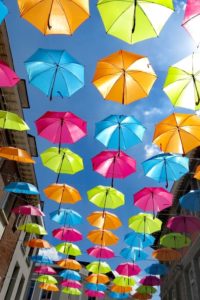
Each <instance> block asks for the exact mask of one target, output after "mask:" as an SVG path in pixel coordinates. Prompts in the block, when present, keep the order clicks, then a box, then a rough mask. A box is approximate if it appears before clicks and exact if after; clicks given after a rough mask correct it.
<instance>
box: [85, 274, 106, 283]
mask: <svg viewBox="0 0 200 300" xmlns="http://www.w3.org/2000/svg"><path fill="white" fill-rule="evenodd" d="M85 279H86V281H87V282H91V283H105V284H106V283H108V282H109V281H110V279H109V277H108V276H107V275H104V274H99V273H98V274H91V275H89V276H87V277H86V278H85Z"/></svg>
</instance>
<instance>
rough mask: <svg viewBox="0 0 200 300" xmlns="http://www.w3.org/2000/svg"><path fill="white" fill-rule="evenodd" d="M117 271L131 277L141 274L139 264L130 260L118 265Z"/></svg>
mask: <svg viewBox="0 0 200 300" xmlns="http://www.w3.org/2000/svg"><path fill="white" fill-rule="evenodd" d="M116 271H117V273H119V274H120V275H124V276H128V277H130V276H134V275H137V274H139V273H140V271H141V269H140V267H139V266H138V265H136V264H133V263H130V262H128V263H122V264H120V265H118V267H117V268H116Z"/></svg>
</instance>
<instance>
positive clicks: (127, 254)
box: [120, 247, 148, 262]
mask: <svg viewBox="0 0 200 300" xmlns="http://www.w3.org/2000/svg"><path fill="white" fill-rule="evenodd" d="M120 255H121V256H122V257H124V258H125V259H131V260H132V261H134V262H135V261H140V260H145V259H147V257H148V254H147V253H146V252H144V251H143V250H141V249H139V248H135V247H127V248H123V249H122V250H121V252H120Z"/></svg>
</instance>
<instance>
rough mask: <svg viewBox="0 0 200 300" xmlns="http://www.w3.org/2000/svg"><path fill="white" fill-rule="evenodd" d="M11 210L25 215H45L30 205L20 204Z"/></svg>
mask: <svg viewBox="0 0 200 300" xmlns="http://www.w3.org/2000/svg"><path fill="white" fill-rule="evenodd" d="M12 212H14V213H15V214H20V215H26V216H29V215H31V216H38V217H39V216H45V214H44V213H43V212H42V211H41V210H40V209H39V208H37V207H35V206H32V205H21V206H18V207H15V208H13V210H12Z"/></svg>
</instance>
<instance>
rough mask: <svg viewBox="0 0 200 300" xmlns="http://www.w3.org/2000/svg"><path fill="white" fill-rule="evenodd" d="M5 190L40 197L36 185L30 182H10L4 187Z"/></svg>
mask: <svg viewBox="0 0 200 300" xmlns="http://www.w3.org/2000/svg"><path fill="white" fill-rule="evenodd" d="M4 190H5V191H6V192H9V193H16V194H26V195H38V194H39V192H38V189H37V188H36V186H35V185H33V184H31V183H28V182H10V183H9V184H8V185H6V186H5V187H4Z"/></svg>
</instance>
